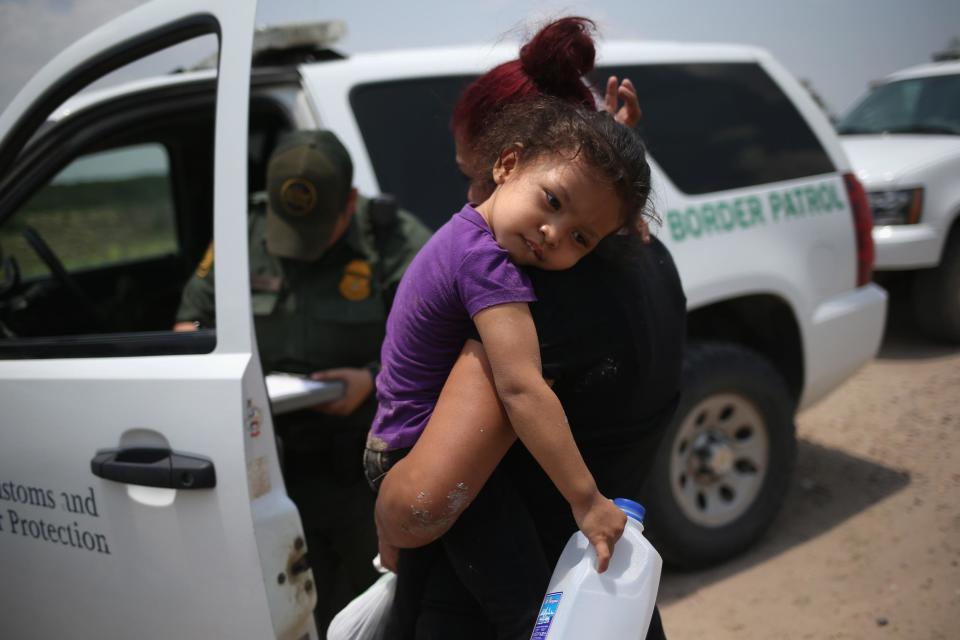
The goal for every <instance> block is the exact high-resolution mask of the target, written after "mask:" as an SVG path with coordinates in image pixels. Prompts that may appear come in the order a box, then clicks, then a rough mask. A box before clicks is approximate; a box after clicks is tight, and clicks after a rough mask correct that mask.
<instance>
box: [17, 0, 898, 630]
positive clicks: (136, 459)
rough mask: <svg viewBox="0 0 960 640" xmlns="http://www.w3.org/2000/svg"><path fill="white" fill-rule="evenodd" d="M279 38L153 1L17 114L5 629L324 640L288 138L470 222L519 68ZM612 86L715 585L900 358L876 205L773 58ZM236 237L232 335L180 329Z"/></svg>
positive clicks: (34, 89)
mask: <svg viewBox="0 0 960 640" xmlns="http://www.w3.org/2000/svg"><path fill="white" fill-rule="evenodd" d="M253 19H254V8H253V3H252V2H237V1H236V0H165V1H164V2H158V3H152V4H149V5H145V6H143V7H141V8H139V9H137V10H135V11H134V12H132V13H130V14H128V15H127V16H125V17H123V18H121V19H119V20H118V21H115V22H114V23H111V24H109V25H107V26H105V27H104V28H102V29H100V30H98V31H97V32H95V33H94V34H92V35H91V36H88V37H87V38H85V39H84V40H82V41H80V42H78V43H77V44H75V45H73V46H72V47H70V48H69V49H68V50H67V51H66V52H65V53H64V54H62V55H61V56H59V57H58V58H56V59H55V60H54V61H53V62H51V63H50V65H48V66H47V67H46V68H45V69H44V70H43V71H41V72H40V73H39V74H38V75H37V76H36V77H35V78H34V79H33V80H31V82H30V83H29V84H28V85H27V86H26V87H25V88H24V89H23V90H22V91H21V93H20V94H19V95H18V96H17V98H16V100H15V101H14V102H13V103H12V104H11V105H10V107H9V108H8V109H7V110H6V111H5V112H4V113H3V115H2V116H0V247H2V253H3V255H2V258H0V262H2V269H3V271H2V274H0V336H2V337H0V406H2V407H3V409H4V413H3V415H4V421H3V444H2V447H0V565H2V566H3V568H4V574H5V575H6V576H9V577H10V579H7V580H3V581H0V602H2V603H3V604H2V605H0V607H2V615H0V635H2V636H4V637H18V638H50V637H57V636H59V635H63V634H64V632H65V631H68V634H69V635H72V636H75V637H100V638H125V637H129V636H131V635H138V636H148V637H174V638H179V637H234V638H263V637H268V636H276V637H283V638H301V637H304V636H305V635H309V634H311V633H312V632H311V631H310V629H311V625H312V622H311V617H310V610H311V608H312V606H313V604H314V600H315V594H314V591H313V580H322V579H323V576H313V575H311V572H310V571H309V569H306V568H305V567H306V565H305V563H304V562H303V554H304V551H305V549H304V544H303V540H302V538H301V532H302V528H301V522H300V519H299V517H298V513H297V510H296V507H295V505H293V504H292V503H291V502H290V500H289V499H288V498H287V496H286V494H285V492H284V487H283V479H282V476H281V473H280V468H279V464H278V457H277V451H276V447H275V444H274V439H273V428H272V420H271V415H270V408H271V405H270V399H269V397H268V396H267V391H266V387H265V385H264V379H263V375H262V372H261V367H260V363H259V358H258V356H257V350H256V343H255V336H254V335H253V327H252V322H251V302H250V289H249V281H248V275H247V274H248V269H247V223H246V221H247V216H246V211H247V198H248V195H249V194H250V193H251V192H253V191H256V190H258V189H260V188H262V185H263V179H264V175H263V174H264V168H265V161H266V159H267V157H268V156H269V153H270V151H271V149H272V148H273V146H274V144H275V143H276V140H277V138H278V136H279V135H281V134H282V133H283V132H284V131H287V130H290V129H294V128H308V127H318V126H322V127H327V128H330V129H332V130H334V131H335V132H336V133H337V134H338V135H339V136H340V137H341V138H342V139H343V140H344V142H345V144H346V145H347V146H348V148H349V149H350V152H351V153H352V155H353V158H354V161H355V165H356V182H357V185H358V186H359V187H360V189H361V191H364V192H366V193H368V194H375V193H378V192H390V193H393V194H395V195H396V196H397V198H398V200H399V202H400V203H401V205H403V206H404V208H406V209H409V210H411V211H414V212H417V213H418V214H420V215H422V216H423V219H424V220H425V221H426V222H427V223H428V224H430V225H433V226H437V225H439V224H440V223H441V222H442V221H443V220H444V219H445V218H446V217H447V216H449V215H450V214H451V213H452V212H454V211H456V210H457V209H458V208H459V207H460V206H461V205H462V202H463V198H464V192H465V190H466V184H465V182H463V180H462V179H461V178H460V177H458V173H457V170H456V165H455V163H454V154H453V144H452V141H451V138H450V134H449V130H448V121H449V114H450V108H451V106H452V104H453V103H454V101H455V100H456V97H457V95H458V93H459V91H460V90H461V88H462V87H463V86H464V85H465V84H466V83H467V82H469V81H470V79H471V78H473V77H475V76H476V75H477V74H479V73H481V72H483V71H484V70H486V69H488V68H489V67H490V66H492V65H493V64H496V63H498V62H501V61H503V60H505V59H508V58H512V57H514V56H516V53H517V52H516V48H515V46H512V45H506V44H503V45H498V46H495V47H487V46H484V47H479V46H478V47H467V48H457V49H433V50H422V51H406V52H392V53H388V54H375V55H374V54H371V55H363V56H355V57H350V58H344V57H343V56H340V55H338V54H336V53H335V52H334V51H331V50H329V49H327V48H324V47H317V46H304V45H303V43H302V42H301V43H295V42H288V43H287V44H289V45H290V46H277V44H276V41H274V45H273V46H272V48H268V49H266V50H263V51H258V52H256V54H254V55H252V53H253V52H252V51H251V38H250V33H251V31H252V26H253ZM299 33H300V34H301V35H303V34H304V33H310V31H309V30H301V31H300V32H299ZM204 34H214V35H215V36H216V38H215V42H216V43H218V45H219V48H220V50H219V54H220V55H219V63H218V64H217V65H216V66H215V68H213V69H208V70H200V71H186V72H177V73H172V74H170V75H166V76H163V77H155V78H147V79H145V80H142V81H138V82H132V83H128V84H124V85H121V86H118V87H114V88H112V89H105V90H102V91H97V92H87V93H86V94H84V95H79V96H78V95H77V94H78V93H79V92H81V90H82V89H83V88H84V87H86V86H87V85H88V84H89V83H90V82H92V81H94V80H96V79H97V78H99V77H101V76H103V75H104V74H107V73H109V72H110V71H112V70H114V69H116V68H118V67H120V66H121V65H124V64H127V63H130V62H133V61H136V60H137V59H139V58H142V57H145V56H148V55H150V54H152V53H154V52H156V51H159V50H162V49H164V48H165V47H169V46H171V45H173V44H175V43H177V42H179V41H182V40H187V39H191V38H194V37H197V36H201V35H204ZM251 59H253V60H254V69H253V71H252V73H251V64H250V61H251ZM610 73H616V74H617V75H620V76H629V77H630V78H632V79H633V81H634V83H635V84H636V85H637V87H638V88H639V90H640V97H641V102H642V105H643V110H644V120H643V123H642V124H641V126H642V127H643V133H644V136H645V138H646V140H647V142H648V144H649V149H650V157H651V158H652V164H653V180H654V185H655V196H654V202H655V204H656V206H657V208H658V210H659V213H660V215H661V216H662V217H663V219H664V225H663V227H662V229H661V230H660V231H659V233H660V235H661V237H662V238H663V240H664V241H665V242H666V243H667V244H668V245H669V246H670V248H671V251H672V252H673V255H674V257H675V259H676V262H677V265H678V267H679V270H680V273H681V276H682V278H683V281H684V285H685V288H686V293H687V298H688V301H689V309H690V315H689V322H688V326H689V336H688V337H689V348H688V355H687V359H686V362H685V370H686V374H685V375H686V377H685V383H684V384H685V387H684V395H683V399H682V402H681V406H680V409H679V411H678V414H677V417H676V420H675V421H674V424H673V425H672V426H671V428H670V432H669V434H668V437H667V438H666V439H665V441H664V443H663V447H662V451H660V452H659V456H658V462H657V466H656V469H655V473H654V481H653V483H652V486H650V487H648V495H647V496H646V498H645V500H646V502H647V506H648V507H649V509H648V513H649V514H650V516H649V521H648V522H649V531H650V532H651V534H652V535H653V536H654V537H655V538H656V540H657V544H658V547H659V549H660V550H661V552H662V553H663V555H664V556H665V557H666V558H668V559H670V560H672V561H674V562H676V563H685V564H688V565H692V566H696V565H702V564H705V563H709V562H714V561H717V560H719V559H722V558H725V557H728V556H729V555H730V554H732V553H735V552H736V551H738V550H740V549H742V548H744V546H746V545H747V544H749V543H750V542H751V541H753V540H754V539H756V538H757V536H759V535H760V534H761V533H762V532H763V531H764V529H765V528H766V526H767V525H768V524H769V522H770V521H771V519H772V518H773V516H774V515H775V513H776V511H777V509H778V507H779V505H780V503H781V501H782V498H783V495H784V492H785V490H786V488H787V486H788V483H789V480H790V471H791V468H792V462H793V458H794V453H795V433H794V424H793V419H794V413H795V411H796V410H798V409H799V408H802V407H805V406H808V405H810V404H811V403H813V402H816V401H817V400H818V399H820V398H822V397H823V396H824V395H826V394H827V393H829V392H830V391H831V390H832V389H834V388H835V387H836V386H837V385H838V384H840V383H841V382H842V381H844V380H845V379H846V378H848V377H849V376H850V375H851V374H852V373H853V372H854V371H856V370H857V369H858V368H859V367H860V366H861V365H863V364H864V363H865V362H867V361H868V360H869V359H870V358H872V357H873V355H874V354H875V353H876V350H877V348H878V346H879V342H880V338H881V334H882V331H883V321H884V314H885V306H886V295H885V293H884V292H883V290H882V289H880V288H878V287H876V286H875V285H872V284H870V272H871V266H872V244H871V241H870V213H869V209H868V206H867V202H866V197H865V194H864V193H863V191H862V189H861V188H860V186H859V183H858V182H857V180H856V179H855V178H854V177H853V176H852V174H851V170H850V167H849V164H848V162H847V159H846V155H845V154H844V152H843V150H842V149H841V147H840V144H839V141H838V139H837V136H836V135H835V133H834V131H833V129H832V127H831V126H830V123H829V122H828V121H827V120H826V118H825V117H824V116H823V115H822V113H821V112H820V110H819V109H818V108H817V106H816V105H815V104H814V103H813V102H812V101H811V99H810V98H809V97H808V95H807V93H806V91H805V90H804V89H803V88H802V87H801V86H800V85H799V84H798V83H797V82H796V81H795V80H794V79H793V78H792V76H791V75H790V74H789V73H788V72H787V71H785V70H784V69H783V68H782V67H781V66H780V65H779V64H778V63H777V62H776V61H775V60H773V59H772V58H771V57H770V56H769V55H768V54H766V53H765V52H763V51H760V50H757V49H753V48H746V47H735V46H708V45H704V46H696V45H681V44H641V43H609V44H605V45H604V46H603V47H602V48H601V49H600V50H599V57H598V69H597V77H598V78H603V77H605V76H606V75H608V74H610ZM601 84H602V83H601ZM211 239H213V240H214V248H215V249H214V251H215V259H216V264H217V267H218V268H217V270H216V278H217V282H216V306H217V314H216V317H217V318H218V325H217V326H216V327H215V328H209V329H204V330H201V331H198V332H194V333H187V334H184V333H173V332H172V331H170V327H171V326H172V325H173V321H174V313H175V310H176V307H177V303H178V300H179V295H180V290H181V288H182V286H183V284H184V282H185V281H186V279H187V278H188V277H189V275H190V274H191V273H192V272H193V270H194V269H195V268H196V265H197V264H198V263H199V262H200V260H201V258H202V257H203V255H204V252H205V251H206V249H207V247H208V246H209V244H210V241H211ZM274 408H275V409H276V407H274ZM14 577H15V578H14Z"/></svg>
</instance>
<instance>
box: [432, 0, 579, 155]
mask: <svg viewBox="0 0 960 640" xmlns="http://www.w3.org/2000/svg"><path fill="white" fill-rule="evenodd" d="M595 29H596V25H594V23H593V21H592V20H589V19H587V18H581V17H577V16H570V17H567V18H560V19H559V20H555V21H553V22H551V23H550V24H548V25H547V26H545V27H543V28H542V29H540V31H538V32H537V34H536V35H535V36H533V38H531V40H530V42H528V43H526V44H525V45H523V47H522V48H521V49H520V59H519V60H511V61H510V62H505V63H503V64H501V65H498V66H496V67H494V68H493V69H491V70H490V71H488V72H486V73H485V74H483V75H482V76H480V77H479V78H477V79H476V80H475V81H473V82H472V83H471V84H470V85H469V86H468V87H467V88H466V89H465V90H464V91H463V93H462V94H461V95H460V99H459V100H458V101H457V104H456V106H454V109H453V118H452V119H451V122H450V124H451V127H452V129H453V132H454V134H455V135H457V136H459V137H460V138H461V139H463V140H465V141H470V140H472V139H474V138H475V137H476V136H477V135H479V133H480V132H481V131H482V130H483V127H484V123H486V122H487V121H488V120H489V119H490V118H491V117H492V116H493V115H495V114H496V113H498V112H499V110H500V109H502V108H503V107H504V106H506V105H509V104H513V103H514V102H518V101H521V100H529V99H531V98H536V97H538V96H541V95H548V96H553V97H555V98H559V99H560V100H563V101H565V102H572V103H574V104H577V105H583V106H584V107H587V108H589V109H596V108H597V103H596V100H595V99H594V97H593V93H592V92H591V91H590V89H589V87H587V85H586V84H584V82H583V76H584V75H586V74H587V73H589V72H590V71H592V70H593V61H594V58H595V56H596V49H595V48H594V46H593V35H592V33H593V31H594V30H595Z"/></svg>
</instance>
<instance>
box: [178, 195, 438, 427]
mask: <svg viewBox="0 0 960 640" xmlns="http://www.w3.org/2000/svg"><path fill="white" fill-rule="evenodd" d="M368 205H369V201H368V200H366V199H365V198H361V199H359V201H358V203H357V211H356V213H355V214H354V216H353V219H352V221H351V223H350V226H349V227H348V228H347V231H346V232H345V233H344V235H343V237H341V238H340V240H339V241H338V242H337V243H336V244H335V245H334V246H332V247H331V248H330V249H329V250H328V251H327V252H326V253H324V254H323V256H322V257H321V258H320V259H319V260H316V261H314V262H301V261H297V260H290V259H287V258H278V257H276V256H273V255H270V254H269V253H268V252H267V246H266V237H265V228H266V204H265V202H263V199H262V198H258V199H256V201H255V202H254V203H253V204H252V205H251V212H250V218H249V225H250V284H251V294H252V307H253V315H254V324H255V327H256V334H257V343H258V346H259V351H260V359H261V362H262V363H263V368H264V371H266V372H270V371H287V372H291V373H302V374H307V373H312V372H314V371H319V370H322V369H331V368H335V367H362V366H364V365H366V364H369V363H371V362H376V361H378V360H379V359H380V345H381V343H382V342H383V337H384V330H385V326H386V319H387V313H388V311H389V305H390V302H391V301H392V299H393V293H394V292H395V291H396V287H397V285H398V284H399V282H400V277H401V276H402V275H403V272H404V270H405V269H406V268H407V265H409V264H410V261H411V260H412V259H413V256H414V255H415V254H416V252H417V251H418V250H419V249H420V247H421V246H423V244H424V243H425V242H426V241H427V239H428V238H429V237H430V231H429V230H428V229H427V228H426V227H425V226H424V225H423V224H421V223H420V222H419V221H418V220H417V219H416V218H414V217H413V216H412V215H411V214H409V213H407V212H405V211H400V212H398V220H397V222H396V224H395V225H394V227H393V230H392V232H391V233H390V234H389V235H388V236H387V237H386V238H384V239H383V240H382V243H381V245H382V251H383V253H382V255H381V254H380V251H378V247H377V242H376V237H375V234H374V230H373V226H372V224H371V220H370V216H369V214H368ZM215 320H216V318H215V305H214V272H213V268H212V267H210V268H208V269H204V268H203V265H201V268H200V269H198V270H197V273H196V274H194V276H193V277H192V278H191V279H190V281H189V282H188V283H187V285H186V287H185V288H184V291H183V297H182V300H181V304H180V308H179V309H178V311H177V321H178V322H181V321H196V322H199V323H200V326H201V327H212V326H215ZM371 399H372V395H371ZM368 404H370V403H368ZM357 413H366V412H363V411H358V412H357ZM314 415H318V414H314ZM358 417H359V416H358ZM365 420H366V421H368V420H369V418H365ZM366 426H369V423H368V422H367V425H366Z"/></svg>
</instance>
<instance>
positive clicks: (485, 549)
mask: <svg viewBox="0 0 960 640" xmlns="http://www.w3.org/2000/svg"><path fill="white" fill-rule="evenodd" d="M391 453H393V454H394V455H391V454H390V453H387V454H378V453H375V452H368V453H367V456H366V457H365V467H366V470H367V475H368V478H369V479H370V480H371V481H372V482H371V483H372V484H373V485H374V486H375V487H376V486H378V485H379V480H380V479H381V478H382V475H383V474H384V473H385V472H386V470H387V469H388V468H389V466H392V464H393V463H394V462H395V461H396V460H397V459H399V458H400V457H402V455H405V453H406V452H405V451H404V452H391ZM512 454H513V455H511V456H509V457H508V460H507V461H505V463H502V464H501V465H500V466H498V467H497V469H496V470H495V471H494V473H493V474H492V475H491V477H490V479H489V480H488V481H487V483H486V484H485V485H484V487H483V489H481V491H480V493H479V494H478V495H477V497H476V498H475V499H474V501H473V502H472V503H471V504H470V506H469V507H468V508H467V509H466V511H464V513H463V514H462V515H461V516H460V518H459V519H458V520H457V522H456V523H454V525H453V526H452V527H451V528H450V531H448V532H447V533H446V534H445V535H444V536H443V537H442V538H441V539H440V540H438V541H437V542H434V543H432V544H430V545H427V546H425V547H421V548H418V549H402V550H401V551H400V559H399V571H398V580H397V591H396V596H395V598H394V603H393V608H392V611H391V617H390V621H389V624H388V628H387V634H386V637H388V638H391V639H397V640H446V639H450V640H454V639H457V640H473V639H476V640H493V639H496V640H527V639H528V638H529V637H530V633H531V632H532V630H533V625H534V622H535V620H536V617H537V613H538V611H539V608H540V604H541V602H542V600H543V596H544V594H545V593H546V589H547V584H548V582H549V580H550V575H551V573H552V571H553V565H554V564H555V562H556V559H557V558H558V557H559V551H557V553H556V557H548V554H550V549H551V548H552V547H554V546H556V545H554V544H546V543H548V542H550V543H552V542H553V541H554V540H556V539H557V538H558V535H557V534H558V532H559V529H558V526H551V527H550V528H551V530H550V531H541V530H540V529H539V525H540V524H542V523H540V522H535V521H534V519H533V517H532V515H531V513H532V512H531V510H530V509H528V504H526V503H525V501H524V498H523V496H522V495H521V493H520V492H519V491H518V490H517V487H516V484H515V481H516V480H517V479H518V478H516V477H514V476H513V475H512V474H511V473H510V467H512V466H514V465H520V467H525V466H526V465H527V461H526V460H524V459H523V458H522V454H526V450H524V449H522V447H515V450H514V452H512ZM561 500H562V498H561ZM560 508H561V510H562V511H564V512H566V513H568V512H569V507H567V506H566V503H565V502H563V503H562V504H561V507H560ZM571 520H572V519H571ZM557 522H565V521H564V520H562V519H558V520H557ZM559 526H560V527H562V526H564V525H559ZM575 530H576V525H575V524H574V525H573V531H575ZM571 533H572V531H570V532H569V533H567V532H566V530H562V532H561V535H562V536H563V542H564V543H565V542H566V538H568V537H569V536H570V534H571ZM544 534H546V535H544ZM560 548H561V549H562V545H561V546H560ZM550 555H551V556H552V554H550ZM647 637H648V638H651V639H656V638H665V636H664V633H663V627H662V625H661V623H660V615H659V612H658V611H655V612H654V619H653V621H652V622H651V626H650V632H649V633H648V635H647Z"/></svg>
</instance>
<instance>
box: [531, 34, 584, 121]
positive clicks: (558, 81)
mask: <svg viewBox="0 0 960 640" xmlns="http://www.w3.org/2000/svg"><path fill="white" fill-rule="evenodd" d="M595 30H596V25H595V24H594V22H593V21H592V20H589V19H588V18H581V17H579V16H570V17H567V18H560V19H559V20H556V21H554V22H551V23H550V24H548V25H547V26H545V27H543V28H542V29H541V30H540V31H539V32H538V33H537V34H536V35H535V36H533V38H532V39H531V40H530V42H528V43H527V44H525V45H523V47H522V48H521V49H520V64H521V65H522V66H523V70H524V71H525V72H526V73H527V75H528V76H530V79H531V80H533V81H534V82H535V83H536V84H537V85H538V87H539V88H540V90H541V92H543V93H545V94H549V95H552V96H554V97H557V98H560V99H562V100H567V101H569V102H582V103H584V104H585V106H590V107H592V108H596V104H595V102H594V99H593V94H591V93H590V90H589V89H587V88H586V87H584V85H583V81H582V80H581V77H582V76H585V75H587V74H588V73H590V72H591V71H593V63H594V59H595V58H596V48H595V47H594V45H593V32H594V31H595Z"/></svg>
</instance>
